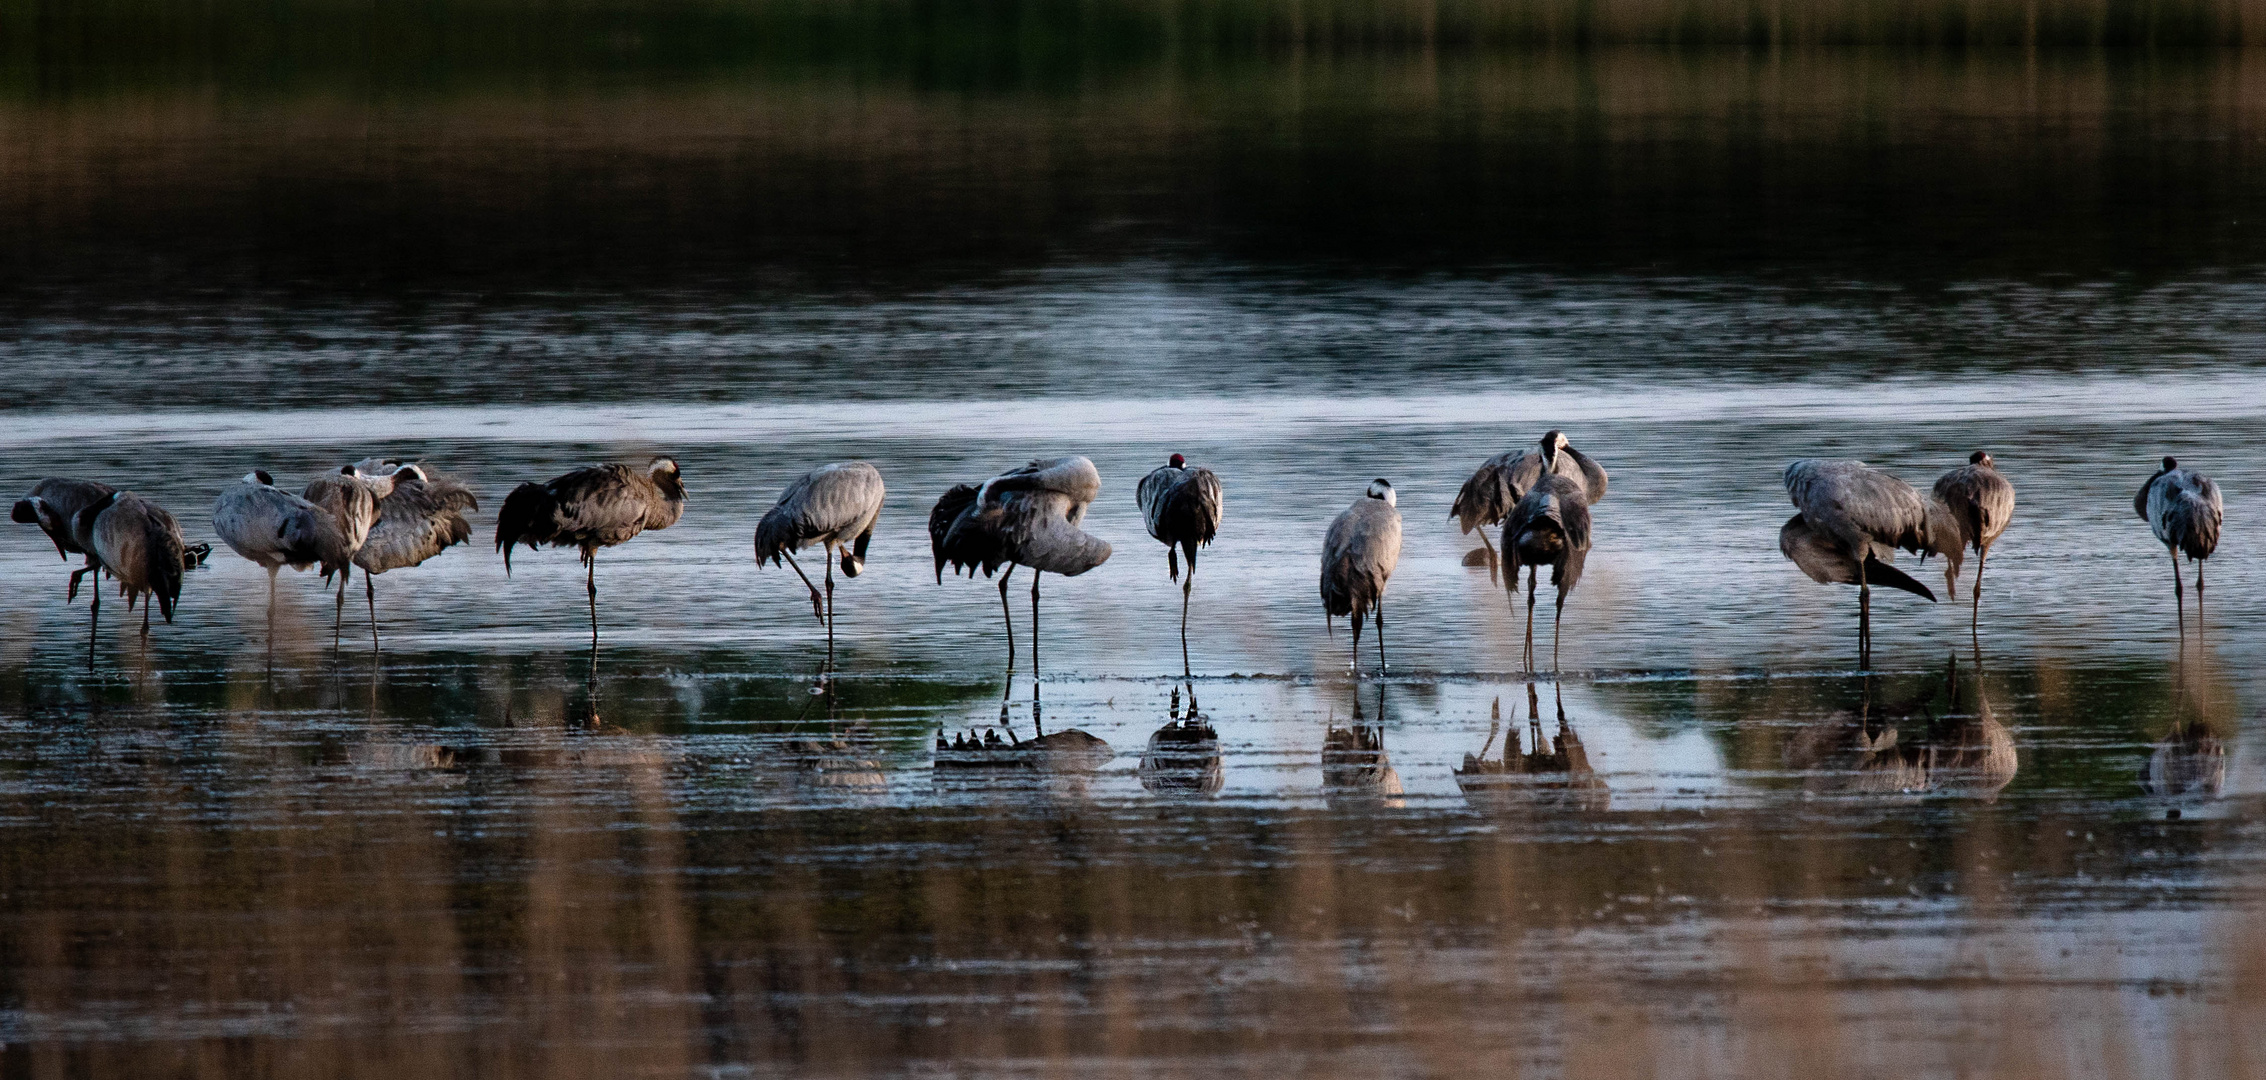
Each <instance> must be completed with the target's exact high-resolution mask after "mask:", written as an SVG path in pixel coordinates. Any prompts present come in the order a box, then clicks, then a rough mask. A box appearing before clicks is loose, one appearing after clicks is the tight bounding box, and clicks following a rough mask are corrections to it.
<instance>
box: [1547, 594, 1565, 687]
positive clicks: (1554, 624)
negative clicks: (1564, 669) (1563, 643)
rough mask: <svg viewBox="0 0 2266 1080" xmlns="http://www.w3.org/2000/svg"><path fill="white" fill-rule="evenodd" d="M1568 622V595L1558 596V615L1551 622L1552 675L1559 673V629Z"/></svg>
mask: <svg viewBox="0 0 2266 1080" xmlns="http://www.w3.org/2000/svg"><path fill="white" fill-rule="evenodd" d="M1565 621H1566V594H1565V593H1563V592H1561V593H1559V594H1558V615H1557V617H1556V618H1553V619H1551V620H1550V673H1551V674H1553V675H1555V674H1557V673H1558V628H1559V626H1561V625H1563V624H1564V623H1565Z"/></svg>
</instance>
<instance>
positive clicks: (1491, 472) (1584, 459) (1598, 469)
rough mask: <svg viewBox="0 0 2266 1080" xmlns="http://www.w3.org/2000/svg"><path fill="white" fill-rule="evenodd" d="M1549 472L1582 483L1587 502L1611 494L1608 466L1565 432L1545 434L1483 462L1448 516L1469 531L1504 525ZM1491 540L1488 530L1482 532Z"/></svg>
mask: <svg viewBox="0 0 2266 1080" xmlns="http://www.w3.org/2000/svg"><path fill="white" fill-rule="evenodd" d="M1545 473H1547V474H1549V475H1552V476H1563V477H1565V478H1566V479H1568V480H1572V481H1574V482H1575V483H1577V484H1579V485H1580V490H1581V494H1582V498H1583V501H1585V502H1588V503H1591V504H1593V505H1594V504H1595V503H1597V502H1598V501H1599V500H1602V499H1603V498H1605V479H1606V477H1605V467H1604V466H1602V465H1599V464H1598V463H1597V462H1595V461H1592V460H1591V459H1590V458H1589V457H1588V456H1587V455H1584V454H1583V453H1582V452H1581V451H1579V450H1576V449H1574V448H1573V445H1572V444H1571V443H1568V442H1567V441H1566V436H1565V434H1564V433H1563V432H1560V431H1557V430H1555V429H1553V430H1551V431H1548V432H1545V433H1543V436H1542V438H1541V439H1540V440H1538V441H1537V442H1536V444H1535V445H1534V446H1531V447H1528V448H1526V449H1524V450H1512V451H1508V452H1505V453H1501V454H1497V455H1495V456H1494V457H1491V458H1488V459H1487V460H1486V461H1484V462H1482V463H1481V464H1480V466H1479V468H1478V470H1477V471H1475V472H1473V473H1472V474H1471V479H1469V480H1466V481H1464V482H1463V490H1461V491H1459V492H1457V493H1456V501H1455V503H1454V504H1453V505H1452V506H1450V507H1449V509H1448V516H1449V517H1452V518H1456V519H1458V520H1459V521H1460V522H1461V523H1462V527H1463V531H1464V532H1466V533H1468V532H1470V531H1472V530H1473V529H1477V528H1480V527H1481V526H1484V525H1495V524H1500V523H1501V522H1502V521H1503V519H1504V518H1507V517H1509V516H1510V515H1511V510H1512V509H1513V508H1514V507H1516V506H1518V504H1519V500H1520V499H1523V498H1526V493H1527V492H1528V491H1531V490H1533V488H1534V485H1535V482H1536V481H1538V480H1540V479H1542V477H1543V475H1544V474H1545ZM1479 536H1480V540H1481V541H1482V542H1485V540H1486V538H1487V534H1486V533H1485V532H1482V533H1480V534H1479Z"/></svg>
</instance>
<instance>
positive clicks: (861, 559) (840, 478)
mask: <svg viewBox="0 0 2266 1080" xmlns="http://www.w3.org/2000/svg"><path fill="white" fill-rule="evenodd" d="M883 494H885V491H884V489H883V487H882V484H881V470H879V469H876V468H874V467H873V466H871V465H868V464H866V463H865V462H862V461H838V462H835V463H834V464H832V465H821V466H819V467H818V468H815V469H812V470H811V471H809V472H807V473H804V474H802V476H800V477H798V478H796V480H795V482H794V483H792V484H789V485H787V490H786V491H784V492H781V493H780V495H779V501H778V502H777V503H774V504H773V505H772V507H771V510H770V511H769V512H768V513H766V514H764V515H763V520H762V521H761V522H758V523H757V524H756V526H755V564H756V565H757V566H762V565H764V564H766V563H768V564H771V565H773V566H776V565H778V564H779V562H780V560H782V559H784V560H786V563H787V565H789V566H792V567H794V568H795V576H796V577H799V578H802V579H803V585H804V586H805V587H807V588H809V589H810V611H811V614H813V615H816V616H818V620H819V621H820V622H823V623H825V624H826V662H827V663H828V664H829V665H831V664H832V663H833V662H834V563H835V561H836V549H840V556H839V557H840V561H841V563H842V576H843V577H853V578H854V577H856V576H858V574H859V572H860V571H862V570H864V569H865V553H866V547H867V546H868V545H870V544H872V543H873V524H874V522H875V521H876V520H877V519H879V518H880V517H881V500H882V496H883ZM813 544H818V545H821V546H822V547H823V548H824V549H825V551H824V554H823V555H822V556H821V557H822V558H823V559H824V560H825V563H826V593H825V595H824V596H821V595H820V594H819V591H818V586H816V585H812V584H811V581H810V575H808V574H805V573H803V568H802V564H800V563H798V562H796V561H795V552H797V551H801V550H803V549H805V548H808V547H810V546H811V545H813Z"/></svg>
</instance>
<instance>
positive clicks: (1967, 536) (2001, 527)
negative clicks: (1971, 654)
mask: <svg viewBox="0 0 2266 1080" xmlns="http://www.w3.org/2000/svg"><path fill="white" fill-rule="evenodd" d="M1935 501H1936V502H1937V503H1939V504H1941V510H1942V513H1941V515H1938V514H1937V513H1935V511H1936V509H1937V508H1936V507H1930V508H1929V509H1930V511H1931V513H1930V517H1929V531H1930V533H1931V536H1930V541H1931V543H1932V544H1933V545H1934V546H1936V547H1939V548H1942V549H1944V550H1945V551H1946V554H1945V556H1944V571H1943V587H1944V591H1945V592H1946V593H1947V594H1949V595H1950V596H1951V598H1952V599H1954V600H1957V599H1959V562H1960V558H1959V553H1960V551H1961V550H1962V549H1972V550H1973V551H1974V552H1975V595H1974V597H1973V598H1972V610H1971V613H1970V614H1969V616H1968V624H1967V629H1968V632H1969V633H1970V634H1973V633H1977V632H1979V630H1980V628H1981V626H1982V622H1983V567H1984V566H1985V564H1987V563H1989V562H1990V559H1991V545H1992V544H1995V543H1997V542H1998V538H1999V535H2000V534H2002V533H2004V532H2006V526H2007V523H2008V522H2009V521H2012V520H2014V485H2013V484H2012V483H2009V482H2008V481H2007V479H2006V477H2005V476H2003V475H2001V474H2000V473H1999V471H1998V463H1997V462H1994V461H1992V460H1991V455H1990V454H1989V453H1987V452H1985V451H1982V450H1977V451H1975V452H1974V453H1972V454H1969V455H1968V456H1967V464H1966V465H1964V466H1962V467H1960V468H1957V469H1953V470H1951V471H1950V472H1947V473H1945V474H1943V475H1942V476H1940V477H1938V478H1937V479H1936V487H1935ZM1947 522H1948V525H1949V526H1950V528H1949V529H1946V528H1945V527H1944V526H1945V524H1946V523H1947ZM1951 530H1956V536H1954V535H1952V533H1951ZM1938 533H1940V534H1942V535H1933V534H1938Z"/></svg>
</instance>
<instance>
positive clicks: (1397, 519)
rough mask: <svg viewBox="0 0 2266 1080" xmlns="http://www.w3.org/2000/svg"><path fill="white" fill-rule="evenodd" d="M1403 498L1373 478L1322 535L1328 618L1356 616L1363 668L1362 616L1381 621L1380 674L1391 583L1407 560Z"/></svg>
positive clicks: (1355, 662)
mask: <svg viewBox="0 0 2266 1080" xmlns="http://www.w3.org/2000/svg"><path fill="white" fill-rule="evenodd" d="M1399 503H1400V498H1399V496H1397V495H1395V494H1394V493H1393V484H1392V481H1390V480H1385V479H1383V478H1379V479H1376V480H1372V481H1370V482H1369V490H1368V491H1367V492H1365V493H1364V494H1363V495H1362V497H1361V498H1358V499H1355V500H1353V505H1351V506H1348V507H1346V508H1345V509H1344V510H1341V511H1339V512H1338V516H1337V517H1336V518H1335V519H1333V520H1332V521H1331V522H1330V531H1329V532H1328V533H1327V534H1326V535H1324V536H1323V538H1322V622H1323V625H1325V626H1328V625H1330V623H1329V620H1330V619H1331V618H1332V617H1333V616H1338V615H1346V616H1351V617H1352V619H1353V655H1352V656H1351V658H1350V660H1349V663H1350V666H1351V668H1352V669H1353V671H1354V672H1355V673H1357V674H1358V673H1359V672H1360V670H1361V620H1362V619H1363V618H1365V617H1374V618H1375V619H1376V622H1377V673H1378V674H1380V675H1382V674H1384V673H1385V670H1386V669H1385V585H1386V583H1387V582H1389V581H1391V580H1392V576H1393V570H1394V569H1395V568H1396V567H1398V566H1399V565H1400V561H1401V515H1400V510H1399V509H1398V506H1399Z"/></svg>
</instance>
